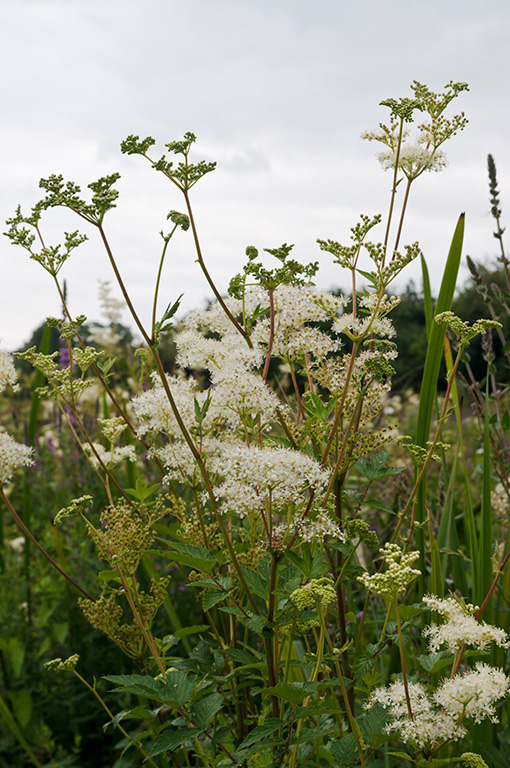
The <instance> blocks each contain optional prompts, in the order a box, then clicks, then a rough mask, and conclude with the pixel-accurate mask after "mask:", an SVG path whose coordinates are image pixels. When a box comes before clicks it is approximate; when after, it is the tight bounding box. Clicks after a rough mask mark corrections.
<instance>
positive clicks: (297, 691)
mask: <svg viewBox="0 0 510 768" xmlns="http://www.w3.org/2000/svg"><path fill="white" fill-rule="evenodd" d="M303 685H304V684H303V683H278V685H274V686H273V687H272V688H266V689H265V691H264V692H263V695H264V696H277V697H278V698H279V699H282V700H283V701H288V702H289V704H299V703H300V702H301V701H304V699H306V697H307V696H309V695H310V693H309V691H308V690H306V689H305V688H304V687H303Z"/></svg>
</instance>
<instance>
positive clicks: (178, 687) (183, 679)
mask: <svg viewBox="0 0 510 768" xmlns="http://www.w3.org/2000/svg"><path fill="white" fill-rule="evenodd" d="M195 683H196V677H195V675H187V674H186V672H183V671H182V670H180V669H177V670H172V671H171V672H168V673H167V676H166V679H165V683H164V693H163V698H161V699H159V700H160V701H163V702H164V703H168V704H170V705H171V706H174V707H177V708H179V707H182V706H183V705H184V704H187V703H188V702H189V701H190V700H191V698H192V695H193V689H194V688H195Z"/></svg>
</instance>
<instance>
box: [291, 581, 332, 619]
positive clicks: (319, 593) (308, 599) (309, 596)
mask: <svg viewBox="0 0 510 768" xmlns="http://www.w3.org/2000/svg"><path fill="white" fill-rule="evenodd" d="M290 599H291V600H292V602H293V603H294V605H295V606H296V608H298V609H299V610H300V611H305V610H307V609H308V608H316V607H317V604H319V605H320V607H321V608H326V606H328V605H330V603H334V602H335V600H336V591H335V585H334V582H333V581H332V580H331V579H328V578H327V577H323V578H321V579H310V581H309V582H308V584H304V586H302V587H299V588H298V589H295V590H294V592H292V593H291V595H290Z"/></svg>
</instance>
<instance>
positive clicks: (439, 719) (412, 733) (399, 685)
mask: <svg viewBox="0 0 510 768" xmlns="http://www.w3.org/2000/svg"><path fill="white" fill-rule="evenodd" d="M408 690H409V699H410V701H411V709H412V710H413V715H414V719H411V718H410V716H409V710H408V707H407V700H406V694H405V687H404V683H403V682H402V681H400V680H396V681H395V682H393V683H390V685H388V686H386V687H382V688H376V689H375V690H374V691H372V693H371V694H370V697H369V699H368V701H367V702H366V704H365V709H370V707H372V706H373V705H374V704H376V703H378V704H381V705H382V706H383V707H385V708H386V709H388V710H389V714H390V720H389V722H388V724H387V725H386V726H385V730H386V731H387V732H388V733H397V734H398V735H399V738H400V739H401V741H403V742H411V744H415V745H416V746H417V747H419V748H420V749H431V748H432V747H434V746H436V745H437V744H441V743H443V742H446V741H451V740H454V741H457V740H458V739H460V738H462V737H463V736H465V735H466V732H467V731H466V728H465V726H463V725H462V724H459V723H458V718H457V717H456V716H455V715H452V714H451V713H450V712H446V711H443V710H439V711H438V710H437V709H436V707H434V705H433V701H432V699H431V698H430V696H429V695H428V693H427V691H426V689H425V687H424V686H423V685H422V684H421V683H408Z"/></svg>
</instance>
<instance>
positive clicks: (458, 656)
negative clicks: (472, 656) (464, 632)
mask: <svg viewBox="0 0 510 768" xmlns="http://www.w3.org/2000/svg"><path fill="white" fill-rule="evenodd" d="M508 560H510V549H509V550H508V552H507V553H506V555H505V557H504V558H503V562H502V563H501V565H500V567H499V568H498V570H497V572H496V575H495V576H494V579H493V580H492V584H491V585H490V588H489V591H488V592H487V594H486V595H485V598H484V600H483V603H482V604H481V606H480V608H479V609H478V610H477V612H476V613H475V619H476V620H477V621H479V619H480V618H481V616H482V614H483V612H484V610H485V607H486V605H487V603H488V602H489V600H490V599H491V597H492V595H493V592H494V590H495V589H496V587H497V584H498V581H499V579H500V578H501V574H502V573H503V570H504V568H505V566H506V564H507V563H508ZM465 650H466V643H464V645H463V646H462V647H461V648H460V649H459V650H458V652H457V654H456V656H455V660H454V663H453V667H452V671H451V674H450V678H453V677H455V675H456V674H457V672H458V671H459V668H460V664H461V661H462V658H463V656H464V651H465Z"/></svg>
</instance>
